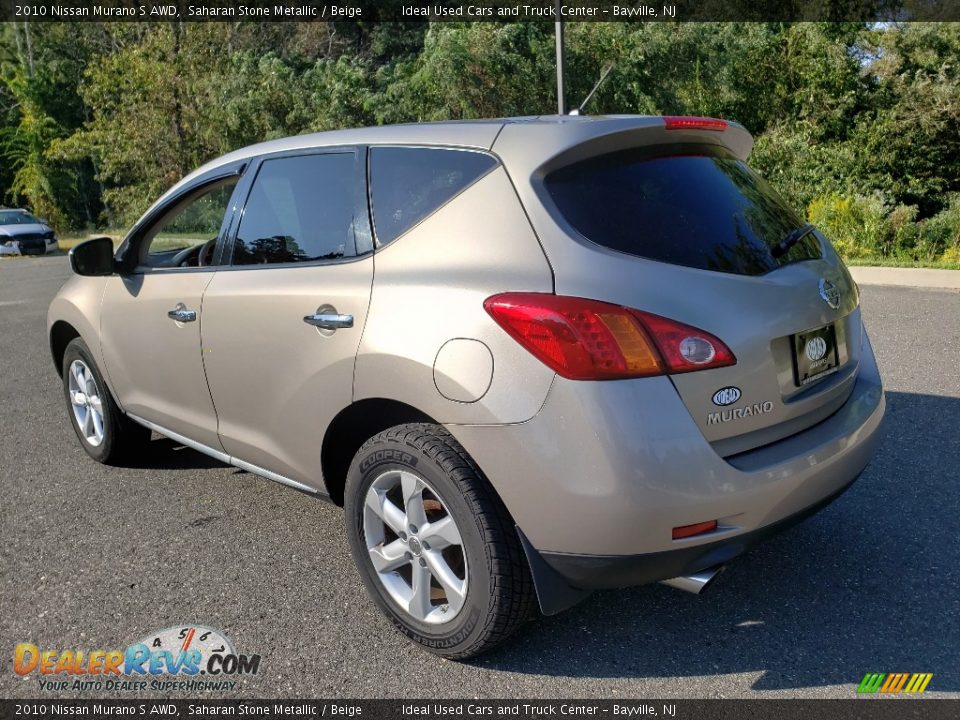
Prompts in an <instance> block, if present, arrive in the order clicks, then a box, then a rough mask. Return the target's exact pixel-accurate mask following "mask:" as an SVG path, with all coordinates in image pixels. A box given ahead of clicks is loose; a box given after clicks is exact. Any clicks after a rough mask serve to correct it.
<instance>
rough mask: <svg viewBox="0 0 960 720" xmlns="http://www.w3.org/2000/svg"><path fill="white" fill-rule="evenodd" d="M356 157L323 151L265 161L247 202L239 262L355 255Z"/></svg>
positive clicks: (236, 252) (238, 243)
mask: <svg viewBox="0 0 960 720" xmlns="http://www.w3.org/2000/svg"><path fill="white" fill-rule="evenodd" d="M355 167H356V163H355V157H354V154H353V153H350V152H347V153H324V154H319V155H301V156H297V157H283V158H274V159H273V160H265V161H264V162H263V164H262V165H261V166H260V170H259V171H258V172H257V178H256V180H254V183H253V188H252V189H251V191H250V197H249V198H248V199H247V204H246V206H245V207H244V211H243V219H242V220H241V221H240V227H239V228H238V230H237V240H236V244H235V246H234V251H233V264H234V265H252V264H273V263H296V262H313V261H318V260H336V259H338V258H344V257H351V256H353V255H356V244H355V242H354V236H353V216H354V191H355V187H356V185H355V178H354V172H355Z"/></svg>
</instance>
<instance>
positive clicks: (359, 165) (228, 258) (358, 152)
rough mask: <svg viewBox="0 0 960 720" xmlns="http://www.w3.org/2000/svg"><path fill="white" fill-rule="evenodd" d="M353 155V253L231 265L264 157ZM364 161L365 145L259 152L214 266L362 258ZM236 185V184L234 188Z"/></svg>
mask: <svg viewBox="0 0 960 720" xmlns="http://www.w3.org/2000/svg"><path fill="white" fill-rule="evenodd" d="M345 154H353V155H354V163H355V165H354V181H355V184H354V193H353V196H354V214H353V223H354V225H353V237H354V242H355V244H356V247H355V251H356V254H355V255H351V256H350V257H342V258H330V259H326V260H308V261H305V262H288V263H264V264H259V263H255V264H250V265H234V264H233V253H234V249H235V247H236V241H237V235H238V233H239V230H240V222H241V221H242V220H243V215H244V213H245V212H246V209H247V204H248V203H249V201H250V195H251V192H252V191H253V184H254V182H255V181H256V178H257V174H258V173H259V172H260V168H261V167H262V166H263V163H264V162H266V161H267V160H276V159H278V158H288V157H305V156H310V155H345ZM366 164H367V147H366V146H365V145H327V146H322V147H312V148H296V149H292V150H281V151H278V152H273V153H266V154H264V155H259V156H257V157H256V158H253V159H252V160H251V161H250V166H249V168H248V169H247V173H246V177H247V178H248V180H247V181H246V182H245V183H244V184H243V185H244V187H243V190H242V195H241V197H242V202H240V203H238V208H239V209H238V210H237V212H235V213H234V216H235V220H236V222H233V223H232V224H231V227H230V231H229V236H228V237H227V239H226V242H225V244H224V251H223V262H222V263H221V265H220V266H219V267H218V268H217V269H218V270H220V271H228V272H242V271H248V270H278V269H283V268H300V267H317V266H318V265H341V264H343V263H350V262H357V261H360V260H364V259H366V258H367V257H369V256H370V254H371V253H372V252H373V242H372V239H371V238H372V234H371V231H370V216H369V214H368V209H367V203H366V196H367V188H366V174H365V173H364V172H363V168H364V167H365V166H366ZM239 189H240V188H239V187H238V190H239Z"/></svg>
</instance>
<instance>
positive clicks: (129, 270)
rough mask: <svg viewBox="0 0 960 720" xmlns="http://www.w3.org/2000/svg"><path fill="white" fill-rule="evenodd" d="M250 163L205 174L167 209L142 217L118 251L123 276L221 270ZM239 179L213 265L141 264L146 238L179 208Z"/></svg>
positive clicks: (166, 204) (179, 193)
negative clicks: (219, 185) (193, 198)
mask: <svg viewBox="0 0 960 720" xmlns="http://www.w3.org/2000/svg"><path fill="white" fill-rule="evenodd" d="M248 165H249V163H248V161H246V160H244V161H240V162H236V163H230V164H227V165H222V166H220V167H218V168H214V169H213V170H211V171H209V172H206V173H204V174H203V175H200V176H198V177H196V178H194V179H193V180H192V181H191V182H190V183H189V184H187V185H184V186H183V187H182V188H180V189H179V190H178V191H177V193H176V194H175V195H172V196H171V197H169V198H167V200H166V201H164V203H163V205H160V206H158V207H156V208H154V209H153V210H151V211H150V212H148V213H147V214H146V215H144V216H143V217H141V218H140V219H139V220H138V221H137V222H136V223H135V224H134V226H133V227H132V228H131V229H130V232H128V233H127V235H126V237H125V238H124V239H123V242H122V243H121V244H120V247H119V248H117V252H116V255H115V259H116V263H117V267H118V268H119V270H120V273H121V274H122V275H146V274H152V273H176V272H212V271H213V270H216V269H219V264H220V262H221V257H222V252H223V248H224V246H225V244H226V243H227V239H228V237H229V235H230V231H231V227H232V224H233V219H234V217H235V216H236V214H237V202H238V199H239V197H240V190H241V188H242V187H243V185H244V184H245V183H244V180H245V179H246V177H247V173H246V172H245V171H246V170H247V168H248ZM234 177H235V178H237V184H236V185H235V186H234V188H233V193H231V195H230V201H229V203H228V207H227V211H226V212H225V213H224V217H223V220H222V222H221V224H220V231H219V233H218V234H217V244H216V246H215V247H214V254H213V263H212V264H211V265H205V266H204V267H150V266H148V265H142V264H140V263H139V256H140V244H141V243H142V242H143V239H144V236H145V235H146V234H147V233H149V231H150V230H152V229H153V228H154V227H155V226H156V224H157V223H158V222H162V221H163V220H164V219H165V218H166V217H167V215H168V214H169V213H170V211H171V210H173V209H174V208H175V207H176V206H177V205H179V204H180V203H182V202H183V201H184V200H187V199H189V198H190V197H191V196H197V195H201V194H202V193H203V191H204V190H205V189H206V188H209V187H211V186H213V185H216V184H217V183H221V182H224V181H225V180H229V179H230V178H234Z"/></svg>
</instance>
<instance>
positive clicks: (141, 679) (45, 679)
mask: <svg viewBox="0 0 960 720" xmlns="http://www.w3.org/2000/svg"><path fill="white" fill-rule="evenodd" d="M259 670H260V656H259V655H244V654H241V653H237V652H236V651H235V650H234V648H233V643H231V642H230V640H229V639H228V638H227V636H226V635H224V634H223V633H222V632H220V631H219V630H213V629H211V628H207V627H203V626H201V625H184V626H179V627H171V628H167V629H165V630H161V631H159V632H156V633H151V634H149V635H147V636H146V637H145V638H143V639H142V640H140V641H139V642H135V643H133V644H132V645H129V646H127V647H126V648H123V649H120V648H118V649H107V650H103V649H95V650H82V649H46V648H40V647H38V646H37V645H35V644H33V643H20V644H18V645H17V646H16V648H14V652H13V671H14V672H15V673H16V674H17V675H21V676H28V675H36V676H37V678H38V681H39V683H40V690H43V691H81V692H82V691H84V690H91V691H108V692H118V691H119V692H145V691H153V692H157V691H163V692H170V691H177V690H180V691H184V692H197V691H203V690H213V691H218V690H221V691H229V690H233V689H234V688H235V687H236V685H237V681H236V680H235V679H233V678H236V677H237V676H244V675H256V674H257V673H258V672H259Z"/></svg>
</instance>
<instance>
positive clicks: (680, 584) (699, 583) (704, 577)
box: [660, 565, 727, 595]
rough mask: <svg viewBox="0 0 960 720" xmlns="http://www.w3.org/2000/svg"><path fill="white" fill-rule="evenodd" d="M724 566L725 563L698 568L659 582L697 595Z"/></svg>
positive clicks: (715, 577)
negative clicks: (698, 569) (690, 572)
mask: <svg viewBox="0 0 960 720" xmlns="http://www.w3.org/2000/svg"><path fill="white" fill-rule="evenodd" d="M726 567H727V566H726V565H717V566H715V567H712V568H707V569H706V570H700V571H699V572H695V573H693V574H692V575H681V576H680V577H675V578H670V579H669V580H661V581H660V583H661V584H662V585H669V586H670V587H672V588H677V589H678V590H683V591H685V592H689V593H693V594H694V595H699V594H701V593H702V592H703V591H704V590H706V589H707V588H708V587H709V586H710V585H712V584H713V581H714V580H716V579H717V578H718V577H719V576H720V573H722V572H723V571H724V570H726Z"/></svg>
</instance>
